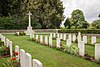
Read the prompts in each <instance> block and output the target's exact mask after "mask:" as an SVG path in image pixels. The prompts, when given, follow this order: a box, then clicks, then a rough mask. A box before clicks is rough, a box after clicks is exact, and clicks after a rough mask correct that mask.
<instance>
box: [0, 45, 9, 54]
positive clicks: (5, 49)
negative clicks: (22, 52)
mask: <svg viewBox="0 0 100 67" xmlns="http://www.w3.org/2000/svg"><path fill="white" fill-rule="evenodd" d="M0 55H1V56H8V55H10V50H9V48H8V47H6V46H2V47H0Z"/></svg>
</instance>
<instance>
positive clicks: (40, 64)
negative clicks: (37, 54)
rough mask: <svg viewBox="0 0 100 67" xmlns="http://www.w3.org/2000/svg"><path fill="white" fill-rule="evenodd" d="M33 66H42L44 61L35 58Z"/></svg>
mask: <svg viewBox="0 0 100 67" xmlns="http://www.w3.org/2000/svg"><path fill="white" fill-rule="evenodd" d="M33 67H42V63H41V62H40V61H39V60H37V59H33Z"/></svg>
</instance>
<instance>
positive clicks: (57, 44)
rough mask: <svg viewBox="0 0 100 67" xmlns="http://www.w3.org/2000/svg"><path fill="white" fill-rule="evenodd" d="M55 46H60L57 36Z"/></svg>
mask: <svg viewBox="0 0 100 67" xmlns="http://www.w3.org/2000/svg"><path fill="white" fill-rule="evenodd" d="M56 47H57V48H60V38H57V40H56Z"/></svg>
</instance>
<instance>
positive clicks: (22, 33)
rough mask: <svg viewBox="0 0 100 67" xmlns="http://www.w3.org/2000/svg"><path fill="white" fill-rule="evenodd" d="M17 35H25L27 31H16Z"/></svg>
mask: <svg viewBox="0 0 100 67" xmlns="http://www.w3.org/2000/svg"><path fill="white" fill-rule="evenodd" d="M15 35H16V36H24V35H26V33H25V32H16V33H15Z"/></svg>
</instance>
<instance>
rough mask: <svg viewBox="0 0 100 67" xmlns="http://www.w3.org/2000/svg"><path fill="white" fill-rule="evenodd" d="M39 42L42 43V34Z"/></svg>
mask: <svg viewBox="0 0 100 67" xmlns="http://www.w3.org/2000/svg"><path fill="white" fill-rule="evenodd" d="M40 43H43V36H42V35H40Z"/></svg>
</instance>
